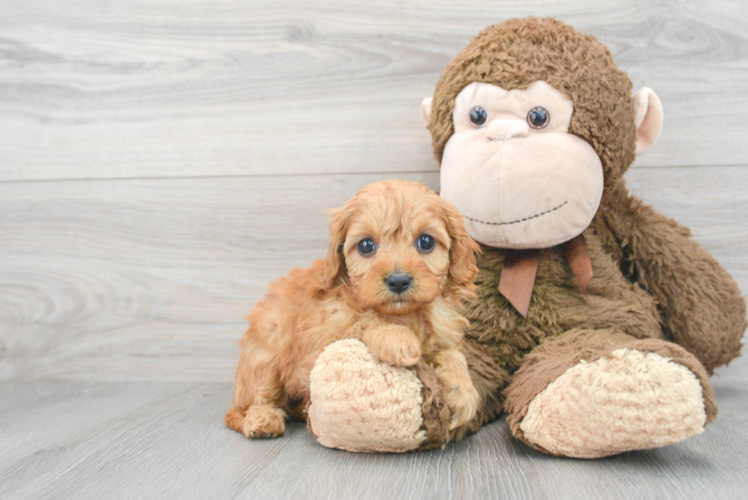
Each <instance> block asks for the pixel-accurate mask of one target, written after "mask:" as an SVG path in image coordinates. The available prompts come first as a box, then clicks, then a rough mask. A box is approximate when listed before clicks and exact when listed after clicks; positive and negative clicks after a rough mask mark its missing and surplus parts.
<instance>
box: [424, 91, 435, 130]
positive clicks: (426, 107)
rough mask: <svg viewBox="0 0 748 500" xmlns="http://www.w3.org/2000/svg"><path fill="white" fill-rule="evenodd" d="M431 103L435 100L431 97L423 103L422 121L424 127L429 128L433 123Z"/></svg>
mask: <svg viewBox="0 0 748 500" xmlns="http://www.w3.org/2000/svg"><path fill="white" fill-rule="evenodd" d="M431 101H433V99H431V98H430V97H427V98H426V99H424V100H423V101H421V120H423V126H424V127H428V126H429V123H431Z"/></svg>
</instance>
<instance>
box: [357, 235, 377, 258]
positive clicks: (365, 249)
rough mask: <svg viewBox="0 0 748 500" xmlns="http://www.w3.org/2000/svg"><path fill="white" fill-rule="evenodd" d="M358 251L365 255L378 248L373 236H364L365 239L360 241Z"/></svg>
mask: <svg viewBox="0 0 748 500" xmlns="http://www.w3.org/2000/svg"><path fill="white" fill-rule="evenodd" d="M357 248H358V253H360V254H361V255H363V256H364V257H365V256H367V255H371V253H372V252H373V251H374V250H376V248H377V246H376V245H375V244H374V240H372V239H371V238H364V239H363V240H361V241H359V242H358V247H357Z"/></svg>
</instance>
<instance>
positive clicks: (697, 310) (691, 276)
mask: <svg viewBox="0 0 748 500" xmlns="http://www.w3.org/2000/svg"><path fill="white" fill-rule="evenodd" d="M617 200H619V201H621V203H620V204H619V205H620V206H619V207H617V208H618V210H617V211H616V212H617V213H615V215H614V217H612V218H609V219H608V225H609V227H610V228H611V229H613V231H614V232H615V233H616V237H617V239H618V241H619V242H620V243H621V247H622V248H623V250H624V254H625V259H626V260H628V261H629V262H630V270H629V278H630V279H631V280H632V281H634V282H636V283H638V284H639V285H640V286H641V287H642V288H644V289H645V290H646V291H648V292H649V293H650V294H651V295H653V296H654V297H656V298H657V301H658V308H659V310H660V314H661V317H662V322H663V326H664V329H665V331H666V332H667V333H668V334H669V335H670V337H671V340H673V341H674V342H676V343H677V344H680V345H682V346H683V347H685V348H686V349H688V350H689V351H690V352H691V353H693V354H694V355H695V356H696V357H697V358H698V359H699V361H701V363H702V364H703V365H704V367H705V368H706V369H707V371H708V372H709V373H712V372H713V370H714V368H715V367H717V366H720V365H724V364H726V363H728V362H729V361H730V360H732V359H733V358H735V357H737V356H739V355H740V339H741V337H742V336H743V332H744V331H745V328H746V317H745V315H746V307H745V300H744V299H743V297H741V295H740V290H739V289H738V286H737V284H736V283H735V281H734V280H733V279H732V278H731V277H730V275H729V274H728V273H727V271H725V270H724V269H723V268H722V267H721V266H720V265H719V263H718V262H717V261H716V260H715V259H714V257H712V256H711V255H710V254H709V253H708V252H707V251H706V250H704V249H703V248H702V247H701V246H700V245H699V244H698V243H696V242H695V241H693V240H692V239H691V238H690V231H689V229H688V228H686V227H684V226H681V225H680V224H678V223H677V222H675V221H674V220H672V219H669V218H667V217H665V216H664V215H662V214H660V213H658V212H657V211H656V210H654V209H653V208H652V207H650V206H648V205H645V204H644V203H642V201H641V200H639V199H638V198H636V197H635V196H628V195H625V194H622V195H621V196H620V197H618V198H617ZM621 208H623V210H621ZM611 212H612V211H611Z"/></svg>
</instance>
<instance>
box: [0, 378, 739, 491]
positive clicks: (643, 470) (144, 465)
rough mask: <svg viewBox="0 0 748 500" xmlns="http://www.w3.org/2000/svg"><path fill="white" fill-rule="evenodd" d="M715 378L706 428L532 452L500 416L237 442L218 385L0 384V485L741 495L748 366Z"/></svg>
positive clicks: (297, 432) (296, 428) (293, 429)
mask: <svg viewBox="0 0 748 500" xmlns="http://www.w3.org/2000/svg"><path fill="white" fill-rule="evenodd" d="M714 382H715V390H716V393H717V398H718V399H719V400H720V405H721V409H722V412H721V415H720V418H719V419H718V420H717V422H716V423H715V424H713V425H711V426H709V427H708V428H707V429H706V431H705V432H704V433H703V434H701V435H698V436H695V437H693V438H691V439H689V440H687V441H684V442H683V443H679V444H676V445H673V446H669V447H666V448H661V449H657V450H650V451H645V452H634V453H627V454H624V455H621V456H617V457H611V458H607V459H602V460H573V459H562V458H554V457H549V456H547V455H542V454H540V453H538V452H536V451H534V450H532V449H531V448H529V447H527V446H525V445H523V444H522V443H520V442H518V441H516V440H514V439H513V438H512V437H511V435H510V434H509V430H508V427H507V426H506V424H505V422H504V421H503V419H500V420H498V421H497V422H494V423H492V424H490V425H488V426H486V427H484V428H483V429H482V430H481V431H479V432H478V433H477V434H475V435H473V436H470V437H468V438H466V439H465V440H463V441H461V442H460V443H457V444H454V445H450V446H448V447H447V448H446V449H445V450H432V451H428V452H421V453H412V454H405V455H386V454H378V455H368V454H354V453H348V452H344V451H339V450H330V449H327V448H323V447H322V446H320V445H318V444H317V443H316V442H315V440H314V438H313V436H312V435H311V434H310V433H309V432H308V431H307V430H306V428H305V427H304V426H303V425H302V424H301V423H292V424H291V425H289V427H288V431H287V434H286V435H285V436H284V437H281V438H279V439H275V440H265V441H262V440H259V441H258V440H254V441H250V440H246V439H245V438H243V437H242V436H241V435H239V434H238V433H236V432H233V431H230V430H228V429H226V428H225V427H223V422H222V415H223V411H224V409H225V407H226V405H227V404H228V401H229V398H230V392H231V387H230V386H229V385H226V384H166V383H99V384H85V383H75V382H74V383H33V384H24V383H5V384H0V426H2V428H3V429H4V430H6V432H2V433H0V449H3V450H10V452H9V453H3V454H1V455H0V497H2V498H7V499H16V498H24V499H37V498H76V499H78V498H80V499H87V498H97V499H98V498H112V497H116V498H121V499H129V498H133V499H141V498H180V499H191V498H252V499H256V498H268V499H272V498H309V499H318V498H319V499H322V498H336V499H357V500H358V499H362V500H363V499H378V498H393V496H394V495H396V496H397V498H402V499H421V498H431V499H442V498H443V499H455V500H456V499H463V498H512V499H519V500H522V499H541V498H542V499H545V498H548V499H556V498H558V499H561V498H575V499H587V498H606V499H608V498H609V499H630V498H662V499H682V498H700V499H704V500H708V499H719V500H724V499H730V498H742V496H743V494H744V491H745V488H746V487H748V476H746V474H745V470H746V468H748V462H747V461H746V456H745V452H744V450H745V449H746V447H747V446H748V431H746V429H748V426H747V425H746V424H748V421H747V420H746V416H745V415H746V414H748V389H746V386H747V385H748V384H747V383H748V373H746V372H743V373H733V374H731V375H728V376H723V377H719V378H717V379H715V381H714ZM50 423H53V424H54V425H49V424H50Z"/></svg>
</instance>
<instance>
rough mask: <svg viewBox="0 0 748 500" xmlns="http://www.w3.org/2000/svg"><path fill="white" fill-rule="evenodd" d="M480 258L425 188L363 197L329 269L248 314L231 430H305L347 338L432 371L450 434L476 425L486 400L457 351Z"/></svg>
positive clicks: (386, 186) (343, 215)
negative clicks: (319, 388)
mask: <svg viewBox="0 0 748 500" xmlns="http://www.w3.org/2000/svg"><path fill="white" fill-rule="evenodd" d="M423 234H427V235H429V236H431V237H432V238H433V239H434V240H435V245H434V247H433V249H431V250H429V251H425V250H424V249H422V248H419V247H418V246H417V241H418V239H419V236H421V235H423ZM366 238H371V239H372V240H373V241H374V242H375V244H376V249H375V250H374V251H373V252H371V254H368V255H362V254H361V253H360V252H359V250H358V244H359V242H361V241H362V240H364V239H366ZM477 250H478V246H477V244H476V243H475V242H473V240H472V239H470V237H469V236H468V235H467V233H466V232H465V228H464V226H463V224H462V216H461V215H460V214H459V213H458V212H457V211H456V209H455V208H454V207H453V206H452V205H451V204H450V203H449V202H447V201H445V200H443V199H442V198H440V197H439V196H438V195H437V194H435V193H434V192H433V191H431V190H430V189H429V188H427V187H426V186H423V185H421V184H418V183H414V182H406V181H389V182H382V183H377V184H372V185H369V186H367V187H365V188H363V189H362V190H361V191H360V192H359V193H358V194H357V195H356V196H355V197H354V198H352V199H351V200H350V201H348V202H347V203H346V204H345V205H344V206H343V207H342V208H341V209H339V210H335V211H334V212H333V213H332V217H331V222H330V247H329V250H328V253H327V257H326V258H325V259H321V260H318V261H315V262H314V264H313V265H312V267H311V268H310V269H298V268H296V269H292V270H291V271H290V272H289V276H288V278H281V279H280V280H278V281H276V282H274V283H272V284H271V285H270V287H269V289H270V292H269V293H268V295H267V296H266V297H265V298H264V299H263V300H261V301H260V302H258V303H257V304H256V305H255V307H254V309H253V310H252V312H251V313H250V314H249V316H248V319H249V322H250V327H249V330H248V331H247V333H246V334H245V336H244V338H243V339H242V340H241V342H240V346H241V349H242V351H241V356H240V359H239V366H238V368H237V371H236V378H235V383H234V396H233V401H232V404H231V408H230V409H229V411H228V412H227V413H226V417H225V421H226V424H227V425H228V426H229V427H230V428H232V429H235V430H236V431H239V432H241V433H243V434H244V435H245V436H247V437H253V438H257V437H275V436H279V435H281V434H283V432H284V430H285V419H286V417H287V416H291V417H294V418H299V419H306V408H307V406H308V403H309V375H310V372H311V370H312V367H313V366H314V363H315V361H316V359H317V357H318V355H319V354H320V352H322V350H323V349H324V348H325V347H326V346H327V345H329V344H330V343H332V342H334V341H336V340H339V339H343V338H357V339H360V340H362V341H363V342H364V343H365V344H366V345H367V346H368V348H369V349H370V351H371V352H372V353H373V354H374V355H375V356H376V357H377V358H378V359H379V360H381V361H384V362H386V363H389V364H392V365H399V366H413V365H416V364H417V363H419V361H421V360H423V361H424V362H426V363H428V364H430V365H433V366H434V368H435V371H436V375H437V378H438V380H439V383H440V384H441V386H442V387H443V394H444V401H445V403H446V405H447V406H448V408H449V410H450V414H451V425H450V427H456V426H459V425H463V424H465V423H467V422H468V421H470V420H472V419H473V417H474V416H475V411H476V409H477V406H478V400H479V396H478V394H477V392H476V391H475V388H474V387H473V385H472V382H471V380H470V377H469V375H468V367H467V363H466V361H465V357H464V355H463V354H462V353H461V352H460V350H459V347H460V343H461V341H462V337H463V330H464V329H465V328H466V327H467V325H468V322H467V320H466V319H465V318H464V317H463V315H462V305H461V302H462V301H463V300H465V299H468V298H471V297H474V292H473V290H474V288H475V287H474V285H473V284H472V281H473V279H474V278H475V275H476V272H477V267H476V264H475V252H476V251H477ZM395 273H397V274H407V275H409V276H410V278H411V280H412V281H411V283H410V285H409V286H408V287H407V289H406V290H405V291H404V292H402V293H399V294H398V293H395V292H394V291H393V290H392V289H391V288H390V287H388V285H387V283H386V280H387V278H388V277H389V276H391V275H393V274H395Z"/></svg>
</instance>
